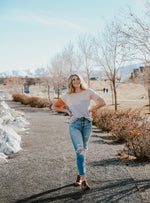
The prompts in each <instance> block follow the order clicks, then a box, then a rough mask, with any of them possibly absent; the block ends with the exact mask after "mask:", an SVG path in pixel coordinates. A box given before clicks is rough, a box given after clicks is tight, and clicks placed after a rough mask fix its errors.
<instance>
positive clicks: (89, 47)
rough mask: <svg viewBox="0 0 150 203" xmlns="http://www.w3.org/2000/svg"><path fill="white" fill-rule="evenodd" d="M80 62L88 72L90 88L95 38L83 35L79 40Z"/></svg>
mask: <svg viewBox="0 0 150 203" xmlns="http://www.w3.org/2000/svg"><path fill="white" fill-rule="evenodd" d="M78 48H79V60H80V66H81V68H82V70H84V71H86V77H87V82H88V86H89V87H90V77H91V73H92V71H93V68H94V63H93V57H94V55H93V48H94V47H93V36H91V35H86V34H85V35H83V36H80V37H79V39H78Z"/></svg>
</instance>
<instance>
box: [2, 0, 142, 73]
mask: <svg viewBox="0 0 150 203" xmlns="http://www.w3.org/2000/svg"><path fill="white" fill-rule="evenodd" d="M144 1H145V0H144ZM144 1H143V0H0V72H3V71H6V70H21V69H27V68H40V67H46V66H47V65H48V64H50V60H51V58H52V57H53V56H54V55H55V54H56V53H58V52H61V51H62V50H63V48H64V46H66V45H67V44H68V43H69V41H71V42H72V43H76V41H77V39H78V37H79V36H80V35H82V34H85V33H91V34H96V33H97V32H101V31H103V29H104V24H105V20H104V19H106V20H111V19H113V18H114V16H120V15H122V13H123V12H124V11H125V10H127V6H130V7H131V8H132V9H133V10H134V11H135V12H140V11H141V8H142V7H143V5H144V3H143V2H144Z"/></svg>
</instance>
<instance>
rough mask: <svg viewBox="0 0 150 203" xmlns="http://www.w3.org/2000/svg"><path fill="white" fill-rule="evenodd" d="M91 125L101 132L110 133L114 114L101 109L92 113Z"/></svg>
mask: <svg viewBox="0 0 150 203" xmlns="http://www.w3.org/2000/svg"><path fill="white" fill-rule="evenodd" d="M92 116H93V125H95V126H96V127H98V128H100V129H102V130H103V131H107V132H109V131H111V130H112V127H113V123H114V120H115V119H116V113H115V111H114V110H112V109H107V108H102V109H98V110H97V111H95V112H94V113H93V115H92Z"/></svg>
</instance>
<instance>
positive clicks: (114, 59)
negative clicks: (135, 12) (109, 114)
mask: <svg viewBox="0 0 150 203" xmlns="http://www.w3.org/2000/svg"><path fill="white" fill-rule="evenodd" d="M119 29H120V26H119V24H118V23H114V22H112V23H110V24H107V25H106V28H105V32H104V33H103V34H102V40H101V37H100V36H98V37H97V38H96V39H95V44H96V46H95V48H96V51H95V56H96V61H97V65H98V66H99V67H100V68H101V69H102V70H103V71H104V73H105V75H106V77H107V78H108V80H109V81H110V82H111V86H112V90H113V92H114V100H115V110H117V90H116V89H117V83H118V82H119V81H120V76H119V75H118V70H119V68H120V67H121V66H123V64H124V63H125V56H126V50H125V45H123V44H122V42H121V41H122V40H121V35H120V33H119Z"/></svg>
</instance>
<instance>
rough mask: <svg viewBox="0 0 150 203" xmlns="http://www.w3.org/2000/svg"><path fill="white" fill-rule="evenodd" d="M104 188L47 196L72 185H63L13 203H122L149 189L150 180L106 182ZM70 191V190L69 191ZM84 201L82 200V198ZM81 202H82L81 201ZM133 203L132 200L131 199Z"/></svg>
mask: <svg viewBox="0 0 150 203" xmlns="http://www.w3.org/2000/svg"><path fill="white" fill-rule="evenodd" d="M94 182H95V183H96V184H99V182H100V181H98V180H97V181H94ZM101 184H103V185H104V186H101V187H99V186H97V187H94V188H92V189H91V190H90V191H88V192H87V193H83V192H81V191H79V192H73V191H72V192H67V193H66V192H65V191H64V192H62V194H59V195H58V194H53V196H51V197H50V196H49V195H50V194H51V193H53V192H56V191H59V190H61V189H64V188H68V187H72V186H73V184H69V185H65V186H63V187H59V188H56V189H52V190H48V191H46V192H43V193H39V194H35V195H32V196H30V197H27V198H25V199H21V200H18V201H16V202H15V203H29V202H30V203H31V202H32V203H42V202H44V203H48V202H53V201H54V202H55V201H56V202H78V201H79V202H88V201H89V202H91V201H92V202H100V203H108V202H120V200H122V201H124V200H125V199H126V200H128V197H129V196H130V195H131V196H132V195H133V196H134V193H137V192H138V190H139V189H140V190H141V191H143V190H146V189H148V188H150V180H141V181H136V182H135V181H134V180H133V179H132V178H128V179H124V180H108V181H103V182H101ZM137 185H139V187H137ZM71 190H72V189H71ZM84 194H86V195H85V196H84V199H82V196H83V195H84ZM82 200H83V201H82ZM131 202H132V201H131ZM141 202H142V201H141ZM133 203H134V199H133Z"/></svg>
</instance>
